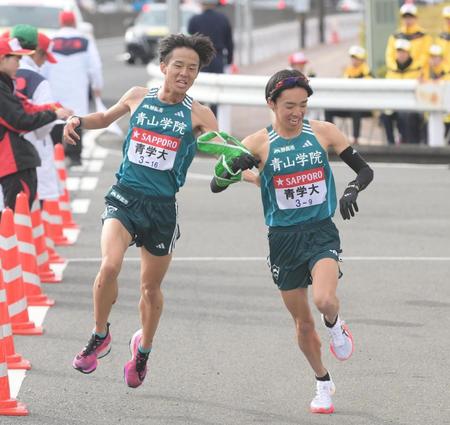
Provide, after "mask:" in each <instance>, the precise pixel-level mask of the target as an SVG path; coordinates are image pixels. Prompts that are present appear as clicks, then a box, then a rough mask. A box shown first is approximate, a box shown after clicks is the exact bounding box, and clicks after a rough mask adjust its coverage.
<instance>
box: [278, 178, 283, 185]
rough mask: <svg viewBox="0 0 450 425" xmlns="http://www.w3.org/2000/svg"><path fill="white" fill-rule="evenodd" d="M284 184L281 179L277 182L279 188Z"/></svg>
mask: <svg viewBox="0 0 450 425" xmlns="http://www.w3.org/2000/svg"><path fill="white" fill-rule="evenodd" d="M283 183H284V180H283V179H281V178H278V180H277V184H278V186H281V185H282V184H283Z"/></svg>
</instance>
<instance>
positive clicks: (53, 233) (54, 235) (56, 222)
mask: <svg viewBox="0 0 450 425" xmlns="http://www.w3.org/2000/svg"><path fill="white" fill-rule="evenodd" d="M43 210H44V211H45V215H43V216H42V218H43V220H45V221H47V223H48V225H47V227H46V229H48V231H49V233H48V236H49V237H50V238H51V239H52V240H53V242H54V243H55V244H56V245H71V244H72V242H70V241H69V240H68V239H67V238H66V237H65V236H64V233H63V226H62V218H61V211H60V210H59V204H58V201H51V200H49V199H46V200H45V201H44V208H43Z"/></svg>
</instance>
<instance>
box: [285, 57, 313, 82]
mask: <svg viewBox="0 0 450 425" xmlns="http://www.w3.org/2000/svg"><path fill="white" fill-rule="evenodd" d="M288 61H289V66H290V67H291V69H296V70H297V71H300V72H301V73H302V74H305V75H307V76H308V77H315V76H316V74H315V72H313V71H311V70H309V71H306V65H307V64H308V63H309V59H308V58H307V57H306V55H305V54H304V53H303V52H295V53H292V54H290V55H289V58H288Z"/></svg>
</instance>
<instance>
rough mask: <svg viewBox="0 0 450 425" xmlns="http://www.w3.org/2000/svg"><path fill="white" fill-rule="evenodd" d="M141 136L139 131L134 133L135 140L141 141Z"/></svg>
mask: <svg viewBox="0 0 450 425" xmlns="http://www.w3.org/2000/svg"><path fill="white" fill-rule="evenodd" d="M140 135H141V133H139V131H137V130H135V131H134V132H133V138H134V139H139V136H140Z"/></svg>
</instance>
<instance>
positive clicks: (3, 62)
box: [0, 55, 22, 78]
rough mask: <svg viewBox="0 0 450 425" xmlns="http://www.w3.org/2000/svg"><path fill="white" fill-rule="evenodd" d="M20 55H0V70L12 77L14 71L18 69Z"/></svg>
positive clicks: (14, 74)
mask: <svg viewBox="0 0 450 425" xmlns="http://www.w3.org/2000/svg"><path fill="white" fill-rule="evenodd" d="M21 57H22V56H15V55H11V56H6V55H0V71H2V72H4V73H5V74H7V75H8V76H9V77H11V78H14V77H15V76H16V72H17V70H18V69H19V61H20V58H21Z"/></svg>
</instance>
